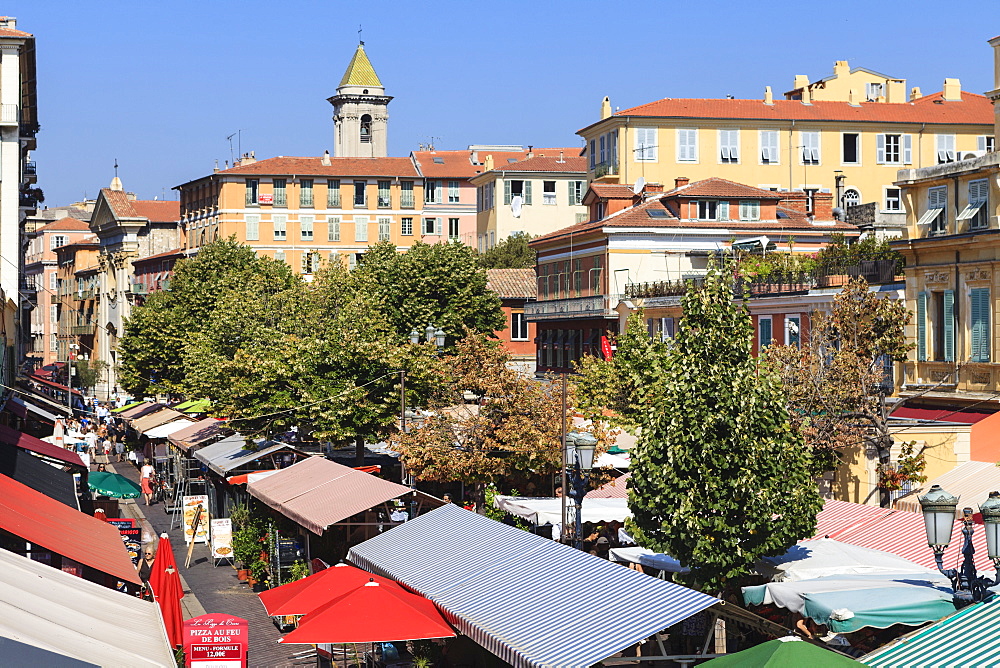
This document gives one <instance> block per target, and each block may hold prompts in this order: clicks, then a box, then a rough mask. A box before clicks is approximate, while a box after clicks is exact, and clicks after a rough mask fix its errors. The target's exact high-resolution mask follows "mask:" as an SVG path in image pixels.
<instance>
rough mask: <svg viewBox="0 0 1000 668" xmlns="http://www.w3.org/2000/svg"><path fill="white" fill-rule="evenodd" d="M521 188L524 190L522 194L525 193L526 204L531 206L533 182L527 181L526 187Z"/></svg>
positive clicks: (525, 182)
mask: <svg viewBox="0 0 1000 668" xmlns="http://www.w3.org/2000/svg"><path fill="white" fill-rule="evenodd" d="M521 187H522V188H523V190H522V192H523V193H524V203H525V204H531V181H527V180H525V181H524V185H523V186H521Z"/></svg>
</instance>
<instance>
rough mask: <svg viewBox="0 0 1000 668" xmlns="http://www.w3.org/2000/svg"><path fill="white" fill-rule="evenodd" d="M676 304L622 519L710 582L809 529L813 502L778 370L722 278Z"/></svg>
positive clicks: (708, 585) (805, 458)
mask: <svg viewBox="0 0 1000 668" xmlns="http://www.w3.org/2000/svg"><path fill="white" fill-rule="evenodd" d="M681 304H682V307H683V313H684V315H683V317H682V319H681V321H680V323H679V327H678V331H677V335H676V337H675V338H674V340H673V342H672V344H671V346H670V347H669V348H667V349H666V350H665V351H663V352H662V353H660V354H661V355H662V357H663V359H662V362H661V364H662V367H663V370H664V371H663V379H662V384H661V385H660V388H659V390H658V391H657V392H656V393H655V394H654V395H653V396H652V410H650V411H649V412H648V414H647V417H646V419H645V420H644V424H643V425H642V427H643V428H642V430H641V436H640V439H639V443H638V445H637V447H636V448H635V449H634V450H633V456H632V466H631V471H632V480H631V487H630V495H629V508H630V509H631V511H632V514H633V516H632V519H631V520H630V526H631V528H632V530H633V531H634V532H635V537H636V539H637V540H638V542H639V544H640V545H642V546H643V547H647V548H650V549H653V550H656V551H661V552H666V553H667V554H670V555H671V556H673V557H675V558H677V559H679V560H680V562H681V563H683V564H685V565H687V566H688V567H690V568H691V573H690V574H689V576H687V579H688V580H689V581H690V582H691V583H692V584H693V585H695V586H697V587H700V588H702V589H704V590H705V591H709V592H712V593H714V592H716V591H718V590H719V589H720V588H721V587H723V586H724V585H725V583H726V581H727V580H729V579H732V578H736V577H739V576H741V575H744V574H748V573H749V572H750V569H751V566H752V564H753V563H754V562H755V561H756V560H758V559H759V558H761V557H763V556H767V555H775V554H780V553H782V552H784V551H785V550H787V549H788V548H789V547H791V546H792V545H794V544H795V542H796V541H797V540H799V539H802V538H805V537H807V536H809V535H811V533H812V531H813V530H814V528H815V523H816V513H817V512H818V511H819V509H820V507H821V501H820V497H819V493H818V491H817V488H816V484H815V483H814V482H813V480H812V478H811V476H810V474H809V459H810V452H809V450H808V449H806V448H805V447H803V444H802V438H801V436H799V434H798V433H797V432H796V431H795V429H794V427H793V426H792V424H791V423H790V420H789V416H788V410H787V407H786V405H785V402H784V398H783V396H782V394H781V388H780V386H779V384H778V381H777V379H775V378H774V377H773V376H772V375H769V374H765V373H761V371H762V369H761V368H759V367H758V365H757V362H756V359H755V358H754V356H753V355H752V351H751V345H752V341H753V327H752V324H751V319H750V316H749V314H748V312H747V310H746V307H745V305H744V304H742V303H734V301H733V293H732V282H731V277H729V276H725V277H724V276H723V275H722V273H721V272H720V271H719V270H713V271H711V272H710V274H709V276H708V277H707V279H706V282H705V285H704V287H703V288H699V289H692V290H689V291H688V292H687V293H686V294H685V295H684V297H683V298H682V300H681Z"/></svg>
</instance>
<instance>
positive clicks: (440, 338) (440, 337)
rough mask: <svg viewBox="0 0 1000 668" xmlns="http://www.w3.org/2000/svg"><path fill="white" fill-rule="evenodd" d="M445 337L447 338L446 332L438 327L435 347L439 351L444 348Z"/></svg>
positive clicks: (435, 333)
mask: <svg viewBox="0 0 1000 668" xmlns="http://www.w3.org/2000/svg"><path fill="white" fill-rule="evenodd" d="M444 337H445V333H444V330H443V329H441V328H440V327H438V328H437V329H436V330H435V331H434V345H436V346H437V347H438V349H439V350H440V349H441V348H444Z"/></svg>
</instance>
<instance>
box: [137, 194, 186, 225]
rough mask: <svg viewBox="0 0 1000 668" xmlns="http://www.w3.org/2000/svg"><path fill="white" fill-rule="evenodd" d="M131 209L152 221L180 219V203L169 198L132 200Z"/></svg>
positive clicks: (170, 221)
mask: <svg viewBox="0 0 1000 668" xmlns="http://www.w3.org/2000/svg"><path fill="white" fill-rule="evenodd" d="M132 210H133V211H135V212H136V214H137V215H139V216H141V217H142V218H148V219H149V220H150V222H153V223H173V222H176V221H178V220H180V219H181V203H180V202H177V201H170V200H151V199H145V200H143V199H140V200H134V201H133V202H132Z"/></svg>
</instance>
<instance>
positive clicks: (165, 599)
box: [149, 533, 184, 647]
mask: <svg viewBox="0 0 1000 668" xmlns="http://www.w3.org/2000/svg"><path fill="white" fill-rule="evenodd" d="M149 588H150V589H152V590H153V599H154V600H155V601H156V604H157V605H159V606H160V614H161V615H162V616H163V625H164V626H165V627H166V629H167V638H169V639H170V644H171V646H173V647H177V646H178V645H180V644H181V643H182V642H183V637H182V635H181V634H182V630H183V625H184V614H183V613H182V612H181V599H182V598H184V588H183V587H182V586H181V574H180V573H179V572H178V571H177V560H176V559H175V558H174V549H173V547H171V545H170V537H169V536H167V534H165V533H164V534H160V542H159V545H158V546H157V548H156V559H154V560H153V568H152V569H151V570H150V572H149Z"/></svg>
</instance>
